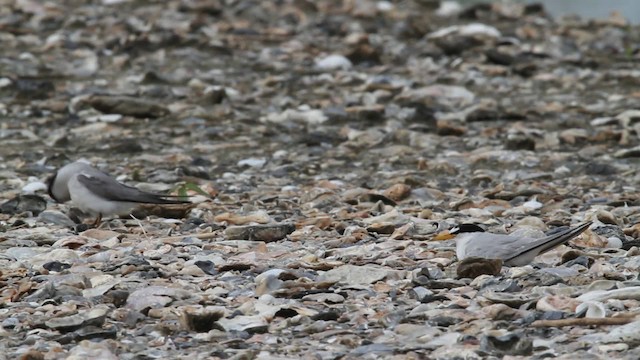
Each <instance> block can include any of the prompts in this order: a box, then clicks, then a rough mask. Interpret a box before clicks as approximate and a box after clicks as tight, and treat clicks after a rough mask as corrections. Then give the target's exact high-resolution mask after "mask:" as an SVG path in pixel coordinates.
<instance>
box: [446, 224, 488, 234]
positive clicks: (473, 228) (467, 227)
mask: <svg viewBox="0 0 640 360" xmlns="http://www.w3.org/2000/svg"><path fill="white" fill-rule="evenodd" d="M472 232H484V229H483V228H481V227H480V226H479V225H476V224H460V225H458V226H455V227H453V228H451V229H450V230H449V233H450V234H461V233H472Z"/></svg>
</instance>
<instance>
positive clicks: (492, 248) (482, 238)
mask: <svg viewBox="0 0 640 360" xmlns="http://www.w3.org/2000/svg"><path fill="white" fill-rule="evenodd" d="M458 237H462V239H460V240H461V241H462V242H464V245H463V246H464V257H470V256H477V257H482V258H487V259H506V258H508V257H510V256H511V255H512V254H513V251H514V249H517V248H518V247H519V246H521V242H522V241H531V238H521V237H515V236H510V235H504V234H491V233H480V232H478V233H468V234H460V235H458ZM456 241H458V240H456ZM458 244H459V245H457V246H460V245H462V244H461V243H458Z"/></svg>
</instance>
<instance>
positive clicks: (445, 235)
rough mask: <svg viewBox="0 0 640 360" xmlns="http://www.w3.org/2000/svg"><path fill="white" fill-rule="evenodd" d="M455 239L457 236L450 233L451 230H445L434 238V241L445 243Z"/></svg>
mask: <svg viewBox="0 0 640 360" xmlns="http://www.w3.org/2000/svg"><path fill="white" fill-rule="evenodd" d="M454 237H455V235H454V234H452V233H450V232H449V230H444V231H441V232H439V233H438V234H437V235H436V236H434V237H433V240H436V241H444V240H449V239H453V238H454Z"/></svg>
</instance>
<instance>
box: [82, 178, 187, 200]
mask: <svg viewBox="0 0 640 360" xmlns="http://www.w3.org/2000/svg"><path fill="white" fill-rule="evenodd" d="M77 179H78V182H80V184H82V185H83V186H85V187H86V188H87V189H88V190H89V191H91V192H92V193H94V194H96V195H97V196H99V197H101V198H103V199H106V200H111V201H126V202H135V203H149V204H181V203H188V202H189V201H183V200H178V199H176V198H175V197H173V196H168V195H162V194H155V193H150V192H146V191H142V190H139V189H137V188H135V187H132V186H128V185H124V184H121V183H119V182H118V181H117V180H116V179H114V178H112V177H111V176H109V175H107V174H104V173H85V172H83V173H80V174H78V175H77Z"/></svg>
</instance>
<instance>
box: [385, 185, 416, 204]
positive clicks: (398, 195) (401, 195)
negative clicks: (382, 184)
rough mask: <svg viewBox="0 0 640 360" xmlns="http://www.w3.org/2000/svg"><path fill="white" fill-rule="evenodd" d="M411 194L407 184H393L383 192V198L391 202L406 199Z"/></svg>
mask: <svg viewBox="0 0 640 360" xmlns="http://www.w3.org/2000/svg"><path fill="white" fill-rule="evenodd" d="M410 194H411V186H409V185H407V184H394V185H391V186H390V187H389V188H388V189H386V190H385V191H384V196H386V197H388V198H389V199H391V200H393V201H400V200H403V199H406V198H407V197H408V196H409V195H410Z"/></svg>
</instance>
